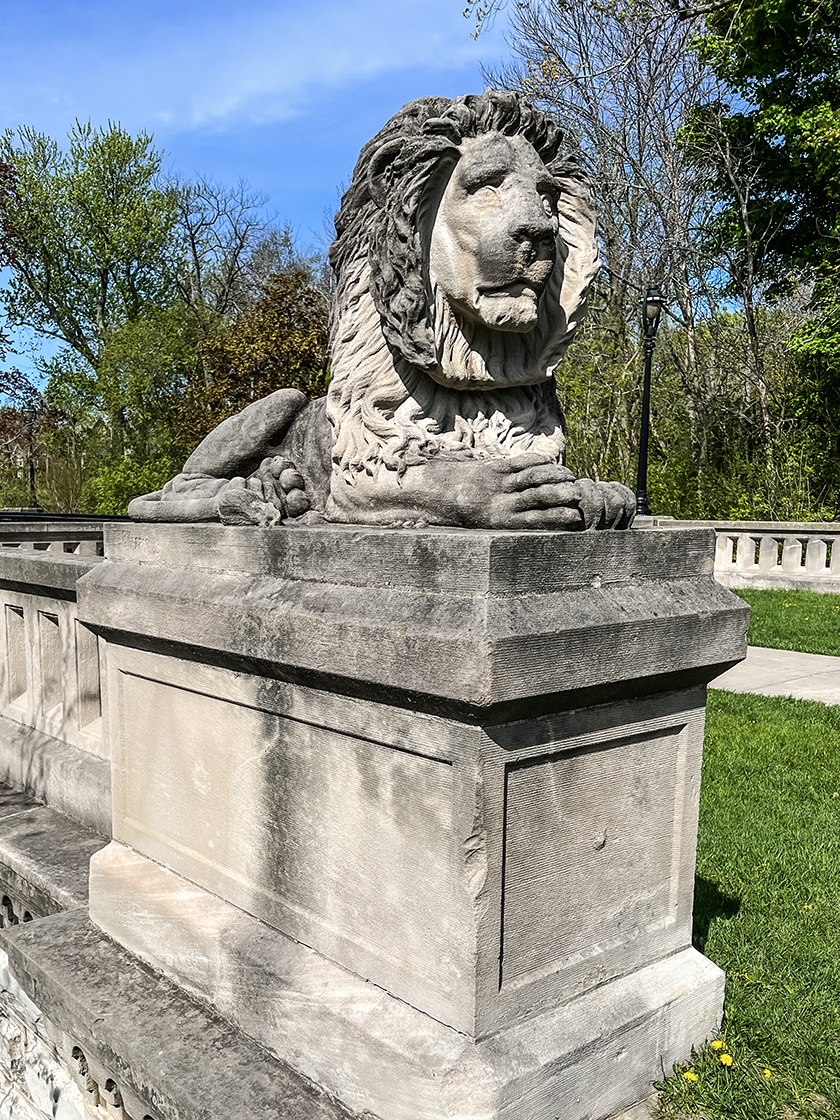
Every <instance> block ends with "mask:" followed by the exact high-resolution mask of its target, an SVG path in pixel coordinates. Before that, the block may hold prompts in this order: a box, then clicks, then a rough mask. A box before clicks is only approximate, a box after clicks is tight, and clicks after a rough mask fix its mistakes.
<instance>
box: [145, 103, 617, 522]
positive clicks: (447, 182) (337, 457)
mask: <svg viewBox="0 0 840 1120" xmlns="http://www.w3.org/2000/svg"><path fill="white" fill-rule="evenodd" d="M561 145H562V135H561V133H560V131H559V129H558V128H557V126H556V125H555V124H554V123H553V122H551V121H550V120H548V119H547V118H546V117H545V116H544V115H543V114H542V113H540V112H539V111H538V110H536V109H535V108H534V107H533V106H532V105H530V104H529V103H528V102H527V101H526V100H525V99H524V98H522V97H521V96H519V95H518V94H512V93H500V92H497V91H492V90H489V91H487V92H486V93H483V94H481V95H478V96H467V97H458V98H456V99H455V100H449V99H448V98H441V97H427V98H422V99H420V100H418V101H412V102H411V103H410V104H408V105H406V106H404V108H402V109H401V110H400V111H399V112H398V113H397V114H396V115H395V116H393V117H392V118H391V120H390V121H388V123H387V124H386V125H385V127H384V128H383V129H382V130H381V131H380V132H379V133H378V134H377V135H376V136H375V137H374V138H373V139H372V140H371V141H369V142H368V143H367V144H366V145H365V147H364V148H363V149H362V152H361V155H360V156H359V161H358V163H357V165H356V169H355V171H354V173H353V181H352V183H351V185H350V188H349V190H348V191H347V193H346V194H345V195H344V197H343V199H342V203H341V210H340V212H339V214H338V215H337V218H336V238H335V241H334V242H333V245H332V247H331V249H330V262H331V264H332V267H333V269H334V272H335V278H336V292H335V306H334V310H333V318H332V325H331V335H330V358H331V370H332V379H331V382H330V386H329V392H328V394H327V397H326V398H322V399H321V400H318V401H313V402H311V403H309V402H307V400H306V398H305V397H304V395H303V394H302V393H299V392H298V391H297V390H293V389H281V390H279V391H278V392H276V393H273V394H271V395H270V396H268V397H266V398H264V399H263V400H259V401H256V402H255V403H254V404H252V405H249V406H248V407H247V408H245V409H244V410H243V411H242V412H241V413H239V414H238V415H237V416H233V417H231V418H230V419H228V420H225V421H224V422H223V423H221V424H220V425H219V426H218V427H217V428H216V429H215V430H214V431H212V432H211V433H210V434H209V435H208V436H207V437H206V439H205V440H204V441H203V442H202V443H201V444H200V445H199V447H198V448H197V449H196V450H195V451H194V452H193V454H192V455H191V456H190V457H189V459H188V460H187V462H186V463H185V464H184V468H183V471H182V473H181V474H179V475H178V476H177V477H176V478H174V479H172V480H171V481H170V482H168V483H167V484H166V486H165V487H164V488H163V490H161V491H158V492H157V493H155V494H147V495H145V496H144V497H142V498H137V499H135V500H134V501H133V502H132V503H131V505H130V506H129V514H130V515H131V516H133V517H135V518H137V519H138V520H164V521H199V520H216V519H220V520H221V521H223V522H225V523H228V524H259V525H274V524H277V523H279V522H281V521H283V520H293V519H298V518H302V519H303V520H304V521H317V520H327V521H337V522H350V523H357V524H367V525H422V524H434V525H450V526H461V527H471V528H504V529H520V528H537V529H558V528H560V529H582V528H624V527H627V526H628V525H629V524H630V522H631V520H632V516H633V508H634V498H633V495H632V493H631V492H630V491H629V490H628V489H627V488H626V487H624V486H621V485H620V484H619V483H596V482H593V481H592V480H591V479H576V478H575V477H574V475H573V474H572V472H571V471H570V470H568V469H567V468H566V467H565V466H564V453H565V434H564V426H563V417H562V414H561V411H560V407H559V404H558V401H557V393H556V386H555V381H554V369H555V367H556V365H557V363H558V362H559V361H560V359H561V357H562V356H563V353H564V351H565V350H566V348H567V346H568V345H569V342H570V340H571V338H572V336H573V334H574V332H575V330H576V328H577V326H578V324H579V323H580V321H581V319H582V317H583V315H584V313H585V308H586V293H587V290H588V288H589V285H590V283H591V281H592V279H593V277H594V275H595V273H596V271H597V269H598V266H599V254H598V248H597V245H596V241H595V211H594V205H593V198H592V190H591V186H590V183H589V182H588V180H587V179H586V178H585V176H584V175H583V174H582V172H581V170H580V168H579V167H578V164H577V163H576V162H575V160H574V158H572V157H571V156H570V155H568V154H567V153H565V152H564V151H563V150H562V146H561Z"/></svg>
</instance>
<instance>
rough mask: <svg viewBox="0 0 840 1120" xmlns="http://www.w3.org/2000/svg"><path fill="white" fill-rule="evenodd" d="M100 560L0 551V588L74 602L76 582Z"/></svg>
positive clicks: (12, 549)
mask: <svg viewBox="0 0 840 1120" xmlns="http://www.w3.org/2000/svg"><path fill="white" fill-rule="evenodd" d="M100 560H101V557H98V556H74V555H67V554H64V553H61V552H46V551H45V552H35V551H31V550H29V549H25V548H9V549H6V548H3V549H0V588H5V589H9V590H14V591H21V592H25V593H28V594H37V595H53V596H54V597H55V598H56V599H75V597H76V582H77V580H78V579H79V577H80V576H83V575H84V574H85V573H86V572H89V571H90V570H91V568H93V567H95V566H96V565H97V564H98V563H99V562H100Z"/></svg>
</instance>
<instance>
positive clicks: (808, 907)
mask: <svg viewBox="0 0 840 1120" xmlns="http://www.w3.org/2000/svg"><path fill="white" fill-rule="evenodd" d="M802 909H803V910H810V909H811V903H810V902H806V903H805V905H804V906H803V908H802Z"/></svg>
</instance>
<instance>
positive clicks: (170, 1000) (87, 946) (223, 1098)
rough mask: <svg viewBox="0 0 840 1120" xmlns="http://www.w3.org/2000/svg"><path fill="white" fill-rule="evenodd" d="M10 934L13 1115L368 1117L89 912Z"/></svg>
mask: <svg viewBox="0 0 840 1120" xmlns="http://www.w3.org/2000/svg"><path fill="white" fill-rule="evenodd" d="M0 939H2V948H3V949H4V950H5V953H4V952H0V989H2V990H0V1012H5V1013H6V1014H5V1015H4V1016H3V1018H2V1019H0V1098H2V1101H0V1118H2V1120H82V1117H87V1120H92V1118H94V1117H95V1118H97V1120H360V1118H359V1117H357V1116H356V1115H355V1114H353V1113H350V1112H349V1111H348V1110H347V1109H345V1108H343V1107H342V1106H341V1105H340V1104H339V1103H338V1102H336V1101H334V1100H331V1099H330V1098H329V1097H328V1096H327V1095H326V1094H325V1093H324V1092H323V1091H321V1090H319V1089H318V1088H317V1087H316V1086H313V1085H312V1084H311V1083H309V1082H307V1081H306V1080H305V1079H304V1078H302V1077H301V1076H300V1075H299V1074H297V1073H295V1071H294V1070H292V1069H290V1068H289V1067H288V1066H287V1065H286V1064H284V1063H283V1062H281V1061H278V1059H277V1058H275V1057H273V1056H272V1055H270V1054H268V1053H267V1052H266V1051H265V1050H264V1049H263V1048H262V1047H261V1046H258V1045H256V1044H255V1043H254V1041H253V1040H252V1039H250V1038H248V1037H247V1036H246V1035H244V1034H243V1033H242V1032H241V1031H238V1030H236V1028H235V1027H233V1026H231V1024H230V1023H227V1022H226V1021H225V1020H223V1019H221V1018H220V1017H219V1016H218V1015H216V1014H215V1013H214V1012H213V1011H212V1010H211V1009H209V1008H207V1007H204V1006H202V1005H201V1004H200V1003H198V1002H197V1001H196V1000H194V999H190V998H189V997H188V996H187V995H186V994H185V993H184V992H183V991H182V990H181V989H180V988H178V987H177V985H175V984H173V983H172V982H170V981H169V980H167V979H165V978H164V977H162V976H159V975H157V974H155V973H154V972H153V971H152V970H151V969H149V968H147V967H146V966H145V965H144V964H143V963H142V962H141V961H139V960H137V958H136V957H134V956H132V955H131V954H130V953H129V952H127V951H126V950H125V949H123V948H121V947H120V946H119V945H115V944H114V942H113V941H111V940H110V939H109V938H108V937H106V936H105V934H103V933H102V931H101V930H99V929H97V928H96V927H95V926H93V925H92V924H91V922H90V921H89V920H88V916H87V914H86V912H85V911H84V910H74V911H69V912H67V913H64V914H55V915H51V916H49V917H47V918H42V919H40V920H38V921H34V922H29V923H27V924H26V925H19V926H15V927H14V928H13V929H7V930H4V931H3V933H2V935H0ZM6 954H8V964H7V963H6ZM33 1001H34V1002H33ZM8 1012H11V1014H8ZM4 1081H5V1085H3V1082H4ZM7 1089H8V1092H9V1095H8V1098H7V1097H6V1096H5V1093H6V1091H7ZM6 1106H8V1108H11V1109H12V1110H13V1111H3V1109H4V1108H5V1107H6Z"/></svg>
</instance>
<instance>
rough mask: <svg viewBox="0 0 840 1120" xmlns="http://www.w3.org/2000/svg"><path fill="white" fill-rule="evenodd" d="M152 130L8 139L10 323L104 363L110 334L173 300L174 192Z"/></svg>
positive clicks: (4, 246) (27, 132)
mask: <svg viewBox="0 0 840 1120" xmlns="http://www.w3.org/2000/svg"><path fill="white" fill-rule="evenodd" d="M161 158H162V157H161V153H160V152H158V151H156V150H155V149H154V148H153V147H152V141H151V137H150V136H148V135H147V134H145V133H141V134H140V135H139V136H138V137H137V138H133V137H131V136H130V135H129V134H128V133H127V132H126V131H125V130H124V129H122V128H120V126H119V125H117V124H109V125H108V127H107V128H100V129H94V128H92V127H91V126H90V125H83V124H80V123H77V124H76V127H75V128H74V129H73V131H72V132H71V133H70V135H69V148H68V150H67V151H66V152H65V151H62V150H61V149H60V148H59V146H58V144H57V143H56V142H55V141H54V140H52V139H51V138H50V137H48V136H46V135H45V134H43V133H40V132H37V131H36V130H35V129H32V128H28V127H24V128H21V129H19V130H18V131H17V132H16V133H15V132H13V131H12V130H10V129H7V130H6V131H5V132H4V133H3V134H2V136H0V160H2V161H4V162H5V163H6V164H8V165H10V166H11V167H12V168H13V169H14V172H15V175H16V182H15V188H14V190H13V191H10V192H2V193H0V208H1V209H2V222H3V225H2V231H3V236H2V239H1V240H0V265H3V266H6V267H8V268H9V269H10V270H11V279H10V281H9V283H8V284H7V286H6V287H5V289H4V290H3V292H2V299H3V302H4V304H5V308H6V313H7V316H8V318H9V321H10V322H12V323H15V324H23V325H26V326H29V327H31V328H33V329H34V330H37V331H40V332H42V333H44V334H48V335H51V336H53V337H55V338H58V339H61V340H62V341H63V342H64V343H66V344H67V346H69V347H70V348H71V349H72V350H73V351H74V352H75V353H76V354H78V355H79V356H80V357H81V358H83V359H84V360H85V361H86V362H88V363H89V364H90V366H91V367H93V368H96V366H97V363H98V360H99V357H100V353H101V349H102V346H103V345H104V342H105V339H106V337H107V334H108V332H109V331H110V330H111V329H113V328H115V327H119V326H120V325H121V324H122V323H124V322H125V321H127V320H132V319H136V318H137V317H138V316H139V315H141V314H142V312H143V311H144V309H146V308H148V307H152V306H159V305H160V304H161V303H162V302H165V301H166V299H167V296H168V293H169V291H170V290H171V284H172V278H171V275H170V273H169V269H168V268H167V267H166V259H165V255H164V248H165V246H166V244H167V242H168V241H169V239H170V237H171V235H172V231H173V227H174V222H175V214H176V211H175V198H174V195H173V193H172V192H171V191H166V190H162V189H161V188H160V187H159V186H158V185H157V177H158V173H159V170H160V164H161Z"/></svg>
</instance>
